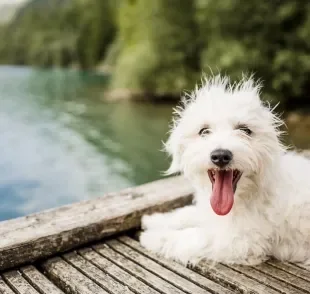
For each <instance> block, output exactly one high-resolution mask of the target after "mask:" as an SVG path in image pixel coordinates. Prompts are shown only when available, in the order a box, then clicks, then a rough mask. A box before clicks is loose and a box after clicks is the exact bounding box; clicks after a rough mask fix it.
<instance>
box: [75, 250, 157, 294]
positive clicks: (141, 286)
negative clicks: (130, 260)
mask: <svg viewBox="0 0 310 294" xmlns="http://www.w3.org/2000/svg"><path fill="white" fill-rule="evenodd" d="M79 254H81V255H82V256H83V257H84V258H85V259H87V260H88V261H89V262H91V263H92V264H94V265H96V266H97V267H98V268H100V269H101V270H102V271H104V272H106V273H107V274H109V275H110V276H112V277H113V278H115V279H116V280H118V281H119V282H121V283H124V284H125V285H126V286H127V287H128V288H129V289H131V290H132V291H134V292H135V293H141V294H144V293H147V294H159V292H158V291H156V290H155V289H153V288H151V287H149V286H148V285H146V284H145V283H143V282H142V281H140V280H139V279H137V278H136V277H135V276H133V275H131V274H129V273H128V272H127V271H125V270H123V269H122V268H120V267H119V266H118V265H116V264H114V263H113V262H111V261H110V260H108V259H107V258H105V257H103V256H101V255H99V254H98V253H97V252H95V251H94V250H92V249H89V248H88V249H83V250H80V251H79Z"/></svg>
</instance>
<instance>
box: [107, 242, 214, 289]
mask: <svg viewBox="0 0 310 294" xmlns="http://www.w3.org/2000/svg"><path fill="white" fill-rule="evenodd" d="M106 244H108V245H109V247H111V248H113V249H114V250H115V251H117V252H119V253H121V254H122V255H124V256H125V257H127V258H129V259H130V260H132V261H133V262H136V263H138V264H139V265H141V266H142V267H143V268H145V269H147V270H148V271H150V272H152V273H153V274H155V275H158V276H159V277H161V278H162V279H164V280H166V281H167V282H170V283H171V284H173V285H174V286H176V287H178V288H180V289H182V290H183V291H184V292H186V293H196V294H205V293H211V292H210V291H209V290H206V289H203V288H201V287H199V286H197V285H196V284H194V283H192V282H190V281H189V280H187V279H185V278H184V277H182V276H180V275H178V274H176V273H174V272H173V271H171V270H168V269H167V268H165V267H164V266H162V265H160V264H158V263H157V262H155V261H153V260H151V259H150V258H148V257H146V256H144V255H142V254H141V253H139V252H137V251H135V250H133V249H132V248H130V247H128V246H127V245H125V244H123V243H121V242H119V241H118V240H111V241H108V242H106Z"/></svg>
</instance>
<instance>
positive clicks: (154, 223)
mask: <svg viewBox="0 0 310 294" xmlns="http://www.w3.org/2000/svg"><path fill="white" fill-rule="evenodd" d="M198 222H199V218H198V212H197V207H196V206H194V205H190V206H185V207H182V208H178V209H175V210H174V211H171V212H167V213H154V214H152V215H145V216H143V217H142V228H143V229H147V230H150V229H151V230H153V229H175V230H179V229H185V228H190V227H195V226H197V224H198Z"/></svg>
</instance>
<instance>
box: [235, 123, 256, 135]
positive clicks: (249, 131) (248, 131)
mask: <svg viewBox="0 0 310 294" xmlns="http://www.w3.org/2000/svg"><path fill="white" fill-rule="evenodd" d="M237 129H238V130H240V131H242V132H244V133H245V134H247V135H248V136H251V135H252V133H253V132H252V130H251V129H249V127H248V126H246V125H239V126H238V127H237Z"/></svg>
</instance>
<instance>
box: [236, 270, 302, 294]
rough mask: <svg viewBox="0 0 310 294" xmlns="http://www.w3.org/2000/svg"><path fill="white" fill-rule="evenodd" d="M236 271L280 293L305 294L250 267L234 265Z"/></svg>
mask: <svg viewBox="0 0 310 294" xmlns="http://www.w3.org/2000/svg"><path fill="white" fill-rule="evenodd" d="M233 269H234V270H237V271H238V272H240V273H243V274H244V275H246V276H248V277H251V278H252V279H255V280H257V281H258V282H260V283H262V284H264V285H266V286H268V287H270V288H273V289H275V290H277V291H279V292H280V293H285V294H286V293H289V294H299V293H305V292H304V291H303V290H301V289H297V288H295V287H293V286H291V285H290V284H287V283H286V282H283V281H280V280H277V279H276V278H274V277H272V276H269V275H268V274H265V273H263V272H260V271H258V270H256V269H255V268H254V267H250V266H241V265H234V266H233Z"/></svg>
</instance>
